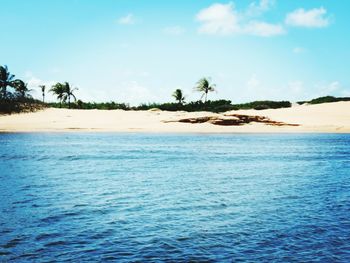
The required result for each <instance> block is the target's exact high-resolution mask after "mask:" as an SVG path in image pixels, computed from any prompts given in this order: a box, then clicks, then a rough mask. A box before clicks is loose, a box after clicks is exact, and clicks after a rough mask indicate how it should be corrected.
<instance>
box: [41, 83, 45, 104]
mask: <svg viewBox="0 0 350 263" xmlns="http://www.w3.org/2000/svg"><path fill="white" fill-rule="evenodd" d="M39 88H41V94H42V96H43V102H45V90H46V86H45V85H40V86H39Z"/></svg>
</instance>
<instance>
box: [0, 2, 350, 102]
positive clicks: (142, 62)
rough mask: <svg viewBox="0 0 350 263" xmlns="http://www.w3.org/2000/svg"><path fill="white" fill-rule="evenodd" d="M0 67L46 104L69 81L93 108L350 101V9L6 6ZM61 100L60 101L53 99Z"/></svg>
mask: <svg viewBox="0 0 350 263" xmlns="http://www.w3.org/2000/svg"><path fill="white" fill-rule="evenodd" d="M0 6H1V13H2V15H1V18H2V30H1V31H2V34H1V37H0V38H1V41H0V64H3V65H4V64H6V65H8V67H9V69H10V71H11V72H12V73H14V74H16V77H18V78H22V79H24V80H25V81H26V82H28V83H29V86H30V87H31V88H32V89H34V91H33V95H34V96H37V97H39V95H40V93H39V92H38V88H37V86H38V85H41V84H46V85H51V84H53V83H55V82H57V81H68V82H70V83H72V84H73V85H74V86H76V87H78V88H79V91H78V92H77V95H78V97H79V98H81V99H83V100H85V101H111V100H114V101H119V102H129V103H131V104H138V103H141V102H164V101H169V100H172V98H171V94H172V92H173V91H174V90H175V89H176V88H181V89H183V91H184V93H185V94H186V97H187V100H197V99H199V98H200V94H197V93H196V92H194V91H193V87H194V85H195V83H196V81H197V80H198V79H199V78H201V77H203V76H208V77H211V79H212V81H213V82H214V83H216V85H217V93H213V94H210V97H209V98H211V99H221V98H225V99H230V100H232V101H233V102H244V101H251V100H260V99H274V100H291V101H297V100H305V99H310V98H314V97H318V96H323V95H335V96H350V77H349V76H350V35H349V33H348V31H349V29H348V28H349V26H350V18H349V16H348V14H347V12H348V10H350V2H348V1H329V0H324V1H321V0H317V1H316V0H308V1H305V0H283V1H282V0H255V1H247V0H245V1H243V0H236V1H207V0H201V1H188V0H187V1H185V0H178V1H152V0H148V1H140V0H138V1H137V0H50V1H47V0H0ZM51 99H53V98H51Z"/></svg>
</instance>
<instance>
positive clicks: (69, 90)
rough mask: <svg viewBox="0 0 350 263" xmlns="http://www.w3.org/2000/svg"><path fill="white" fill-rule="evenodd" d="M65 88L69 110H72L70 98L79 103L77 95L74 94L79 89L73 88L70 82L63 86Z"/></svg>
mask: <svg viewBox="0 0 350 263" xmlns="http://www.w3.org/2000/svg"><path fill="white" fill-rule="evenodd" d="M63 87H64V93H65V99H64V100H66V99H68V108H70V97H73V98H74V101H77V98H76V97H75V95H74V94H73V92H74V91H76V90H78V88H72V87H71V86H70V85H69V83H68V82H65V83H64V84H63Z"/></svg>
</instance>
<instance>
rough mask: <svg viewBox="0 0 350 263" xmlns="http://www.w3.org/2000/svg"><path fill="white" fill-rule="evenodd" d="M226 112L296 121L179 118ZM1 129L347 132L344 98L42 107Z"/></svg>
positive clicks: (1, 119) (348, 110)
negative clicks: (204, 105)
mask: <svg viewBox="0 0 350 263" xmlns="http://www.w3.org/2000/svg"><path fill="white" fill-rule="evenodd" d="M224 114H225V115H229V114H245V115H252V116H265V117H268V118H269V119H271V120H272V121H278V122H284V123H286V124H294V125H295V124H297V125H298V126H271V125H266V124H263V123H255V122H252V123H249V124H245V125H242V126H220V125H213V124H211V123H200V124H197V123H196V124H191V123H180V122H177V120H180V119H184V118H197V117H208V116H210V117H224ZM0 131H1V132H74V131H84V132H154V133H265V132H266V133H269V132H321V133H323V132H324V133H350V102H336V103H325V104H318V105H301V106H299V105H296V106H293V107H291V108H284V109H275V110H273V109H269V110H261V111H257V110H240V111H231V112H226V113H222V114H216V113H210V112H191V113H190V112H167V111H159V110H158V111H157V110H154V111H123V110H110V111H108V110H69V109H55V108H48V109H45V110H42V111H38V112H34V113H21V114H12V115H2V116H0Z"/></svg>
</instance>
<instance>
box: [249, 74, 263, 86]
mask: <svg viewBox="0 0 350 263" xmlns="http://www.w3.org/2000/svg"><path fill="white" fill-rule="evenodd" d="M246 85H247V88H248V89H249V90H255V89H256V88H257V87H259V86H260V81H259V80H258V78H257V77H256V75H255V74H254V75H252V76H251V77H250V79H249V80H248V81H247V83H246Z"/></svg>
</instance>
